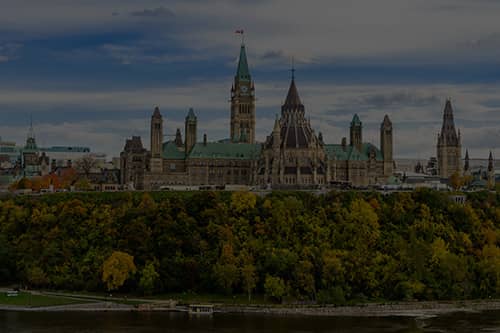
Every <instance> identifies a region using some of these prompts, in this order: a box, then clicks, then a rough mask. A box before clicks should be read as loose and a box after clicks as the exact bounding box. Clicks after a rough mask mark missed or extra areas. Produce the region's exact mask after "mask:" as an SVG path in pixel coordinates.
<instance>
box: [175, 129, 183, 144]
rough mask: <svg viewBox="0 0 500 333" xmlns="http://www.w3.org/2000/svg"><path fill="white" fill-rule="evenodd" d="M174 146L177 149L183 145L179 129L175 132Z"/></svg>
mask: <svg viewBox="0 0 500 333" xmlns="http://www.w3.org/2000/svg"><path fill="white" fill-rule="evenodd" d="M174 142H175V145H176V146H177V148H183V147H184V143H183V142H182V134H181V129H180V128H178V129H177V131H175V140H174Z"/></svg>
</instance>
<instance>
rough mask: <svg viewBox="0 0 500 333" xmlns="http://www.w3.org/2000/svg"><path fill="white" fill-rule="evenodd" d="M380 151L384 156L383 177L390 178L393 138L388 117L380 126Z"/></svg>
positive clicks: (386, 116)
mask: <svg viewBox="0 0 500 333" xmlns="http://www.w3.org/2000/svg"><path fill="white" fill-rule="evenodd" d="M380 149H381V150H382V155H383V156H384V176H387V177H389V176H391V175H392V172H393V165H394V163H393V137H392V122H391V120H390V119H389V116H388V115H385V117H384V121H383V122H382V124H381V125H380Z"/></svg>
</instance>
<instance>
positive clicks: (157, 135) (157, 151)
mask: <svg viewBox="0 0 500 333" xmlns="http://www.w3.org/2000/svg"><path fill="white" fill-rule="evenodd" d="M162 141H163V119H162V116H161V114H160V109H159V108H158V107H156V108H155V110H154V112H153V116H152V117H151V157H152V158H159V157H161V147H162Z"/></svg>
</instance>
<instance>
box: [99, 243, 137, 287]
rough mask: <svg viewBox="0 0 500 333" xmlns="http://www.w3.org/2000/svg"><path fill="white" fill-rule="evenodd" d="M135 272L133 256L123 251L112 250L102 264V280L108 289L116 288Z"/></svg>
mask: <svg viewBox="0 0 500 333" xmlns="http://www.w3.org/2000/svg"><path fill="white" fill-rule="evenodd" d="M135 272H136V267H135V264H134V257H132V256H131V255H129V254H127V253H125V252H120V251H114V252H113V253H112V254H111V256H110V257H109V258H108V259H106V261H104V264H103V265H102V282H104V283H106V286H107V288H108V291H111V290H116V289H119V288H120V287H121V286H123V284H124V283H125V281H126V280H127V279H128V278H129V276H130V275H131V274H134V273H135Z"/></svg>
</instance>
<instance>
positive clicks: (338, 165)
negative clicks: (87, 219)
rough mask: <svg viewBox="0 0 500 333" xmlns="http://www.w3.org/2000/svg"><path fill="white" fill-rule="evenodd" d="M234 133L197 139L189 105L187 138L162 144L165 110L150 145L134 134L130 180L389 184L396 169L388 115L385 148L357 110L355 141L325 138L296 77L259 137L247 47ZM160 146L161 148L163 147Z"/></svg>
mask: <svg viewBox="0 0 500 333" xmlns="http://www.w3.org/2000/svg"><path fill="white" fill-rule="evenodd" d="M230 115H231V119H230V129H229V130H230V131H229V132H230V137H229V139H224V140H220V141H216V142H208V141H207V137H206V135H204V136H203V141H202V142H198V140H197V132H198V120H197V117H196V115H195V113H194V110H192V109H190V110H189V112H188V114H187V116H186V118H185V128H184V135H185V140H182V134H181V131H180V129H177V133H176V135H175V140H171V141H168V142H162V141H161V139H162V137H163V120H162V119H163V118H162V116H161V114H160V111H159V109H158V108H156V109H155V110H154V113H153V116H152V118H151V150H150V151H146V149H144V148H143V146H142V143H141V140H140V138H138V137H134V138H132V139H131V140H127V142H126V144H125V148H124V151H123V152H122V153H121V170H122V182H123V184H130V183H131V184H133V187H134V188H136V189H146V190H149V189H161V188H163V187H174V186H180V187H182V186H184V187H189V186H207V185H215V186H217V185H219V186H223V185H224V186H225V185H245V186H252V187H259V188H275V189H277V188H318V187H322V186H329V185H332V184H344V185H353V186H368V185H375V184H384V183H385V182H386V181H387V179H388V178H389V177H390V176H392V172H393V164H394V161H393V157H392V152H393V133H392V131H393V129H392V123H391V121H390V120H389V117H388V116H385V118H384V120H383V122H382V124H381V127H380V146H381V149H379V148H377V147H375V145H373V144H371V143H365V142H363V135H362V134H363V125H362V122H361V120H360V119H359V117H358V115H354V117H353V120H352V122H351V128H350V142H349V144H348V143H347V140H346V139H345V138H344V139H342V141H341V143H340V144H326V143H325V142H323V136H322V134H321V133H318V134H316V133H315V131H314V129H313V128H312V127H311V124H310V121H309V120H308V119H307V118H306V110H305V106H304V105H303V104H302V102H301V100H300V97H299V93H298V90H297V86H296V83H295V79H294V78H292V81H291V84H290V88H289V90H288V94H287V97H286V101H285V103H284V104H283V105H282V107H281V115H280V116H277V117H276V121H275V124H274V128H273V130H272V132H271V134H270V135H269V136H268V137H267V138H266V140H265V142H263V143H255V88H254V83H253V81H252V79H251V76H250V72H249V70H248V63H247V59H246V52H245V46H244V45H243V46H242V47H241V50H240V59H239V62H238V69H237V72H236V75H235V78H234V83H233V86H232V88H231V113H230ZM160 146H161V149H160Z"/></svg>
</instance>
